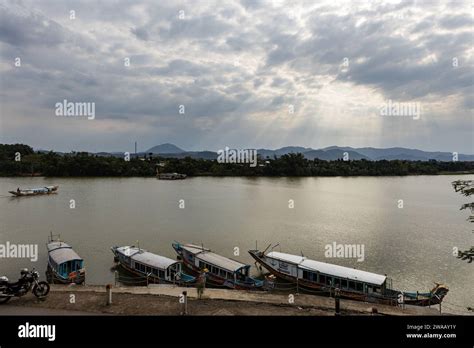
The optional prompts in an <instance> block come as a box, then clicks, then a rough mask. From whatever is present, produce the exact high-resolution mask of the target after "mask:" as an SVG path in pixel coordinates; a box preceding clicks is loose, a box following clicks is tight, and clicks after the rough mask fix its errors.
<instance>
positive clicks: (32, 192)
mask: <svg viewBox="0 0 474 348" xmlns="http://www.w3.org/2000/svg"><path fill="white" fill-rule="evenodd" d="M58 188H59V186H58V185H55V186H44V187H37V188H30V189H24V190H20V188H18V189H17V190H16V191H8V192H9V193H11V194H12V195H14V196H16V197H23V196H38V195H50V194H53V193H57V191H58Z"/></svg>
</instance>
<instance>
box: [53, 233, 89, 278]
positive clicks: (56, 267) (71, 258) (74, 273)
mask: <svg viewBox="0 0 474 348" xmlns="http://www.w3.org/2000/svg"><path fill="white" fill-rule="evenodd" d="M47 249H48V268H47V270H46V279H47V280H48V282H49V283H59V284H69V283H76V284H82V283H84V281H85V279H86V270H85V268H84V260H83V259H82V258H81V257H80V256H79V255H78V254H77V253H76V252H75V251H74V250H73V249H72V247H71V246H70V245H69V244H66V243H64V242H63V241H61V239H60V237H59V236H57V238H56V239H54V237H53V235H51V236H50V238H49V239H48V243H47Z"/></svg>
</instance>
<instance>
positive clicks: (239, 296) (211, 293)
mask: <svg viewBox="0 0 474 348" xmlns="http://www.w3.org/2000/svg"><path fill="white" fill-rule="evenodd" d="M51 291H55V292H99V293H105V291H106V290H105V286H94V285H87V286H77V285H73V286H63V285H53V286H51ZM183 291H187V293H188V297H190V298H197V297H198V296H197V290H196V288H185V287H179V286H173V285H164V284H163V285H161V284H160V285H158V284H153V285H149V286H148V287H145V286H133V287H113V292H114V293H124V294H135V295H156V296H171V297H179V296H180V295H181V294H182V293H183ZM203 298H205V299H220V300H229V301H246V302H259V303H271V304H282V305H288V304H291V303H290V296H289V295H286V294H274V293H268V292H263V291H242V290H231V289H211V288H207V289H205V291H204V296H203ZM292 304H293V305H294V306H297V307H314V308H318V309H323V310H330V311H334V299H333V298H329V297H324V296H316V295H305V294H294V303H292ZM340 305H341V309H342V310H350V311H355V312H360V313H367V314H369V313H370V312H371V310H372V308H377V311H378V313H379V314H386V315H439V309H438V307H437V306H433V307H431V308H428V307H420V306H405V308H404V309H402V308H400V307H394V306H387V305H381V304H374V303H366V302H359V301H351V300H345V299H342V300H341V302H340Z"/></svg>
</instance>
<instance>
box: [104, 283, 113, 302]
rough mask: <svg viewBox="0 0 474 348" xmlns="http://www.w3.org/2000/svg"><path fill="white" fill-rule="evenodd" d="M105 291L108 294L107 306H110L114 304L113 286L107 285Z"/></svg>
mask: <svg viewBox="0 0 474 348" xmlns="http://www.w3.org/2000/svg"><path fill="white" fill-rule="evenodd" d="M105 290H106V292H107V306H110V305H111V304H112V285H111V284H107V285H106V286H105Z"/></svg>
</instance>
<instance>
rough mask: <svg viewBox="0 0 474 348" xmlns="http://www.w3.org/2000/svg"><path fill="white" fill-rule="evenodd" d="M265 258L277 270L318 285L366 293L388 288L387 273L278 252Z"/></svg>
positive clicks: (378, 292)
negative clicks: (366, 270) (367, 270)
mask: <svg viewBox="0 0 474 348" xmlns="http://www.w3.org/2000/svg"><path fill="white" fill-rule="evenodd" d="M265 257H266V260H267V262H268V265H269V266H271V267H272V268H274V269H275V270H277V271H279V272H281V273H284V274H286V275H288V276H290V277H294V278H298V279H302V280H304V281H307V282H310V283H315V284H317V285H321V286H326V287H331V288H339V289H341V290H347V291H351V292H360V293H365V294H383V293H384V292H385V290H386V284H387V277H386V276H384V275H380V274H376V273H370V272H365V271H361V270H357V269H353V268H349V267H343V266H338V265H333V264H329V263H325V262H319V261H314V260H309V259H307V258H306V257H304V256H298V255H291V254H286V253H281V252H276V251H272V252H269V253H268V254H266V255H265Z"/></svg>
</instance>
